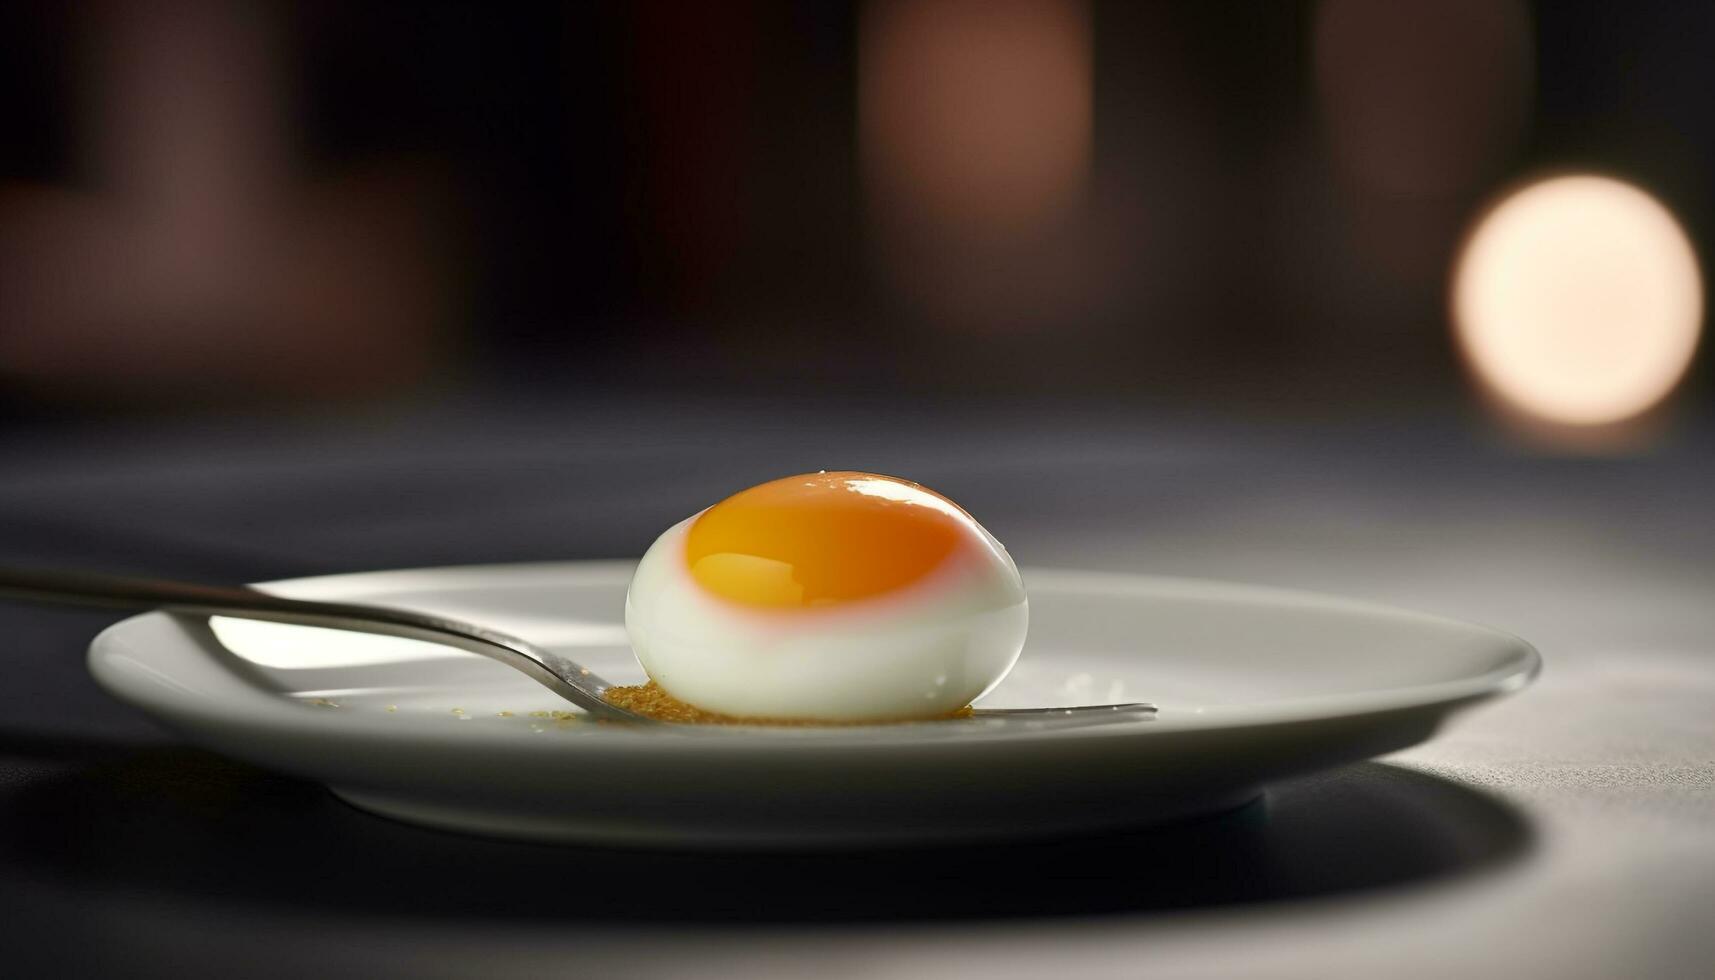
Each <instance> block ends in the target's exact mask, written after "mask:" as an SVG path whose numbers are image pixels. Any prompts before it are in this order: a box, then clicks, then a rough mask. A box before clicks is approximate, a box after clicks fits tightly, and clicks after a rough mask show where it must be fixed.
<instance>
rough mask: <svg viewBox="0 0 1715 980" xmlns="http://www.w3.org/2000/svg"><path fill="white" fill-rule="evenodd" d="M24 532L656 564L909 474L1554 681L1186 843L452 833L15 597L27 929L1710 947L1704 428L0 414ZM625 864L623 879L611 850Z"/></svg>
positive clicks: (45, 541) (1365, 953)
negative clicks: (868, 844)
mask: <svg viewBox="0 0 1715 980" xmlns="http://www.w3.org/2000/svg"><path fill="white" fill-rule="evenodd" d="M0 450H3V452H4V457H3V458H4V459H5V460H6V461H7V466H6V468H5V469H4V471H3V472H0V561H4V562H6V563H11V564H20V565H51V566H60V567H77V568H91V569H104V570H112V571H134V572H150V573H155V574H160V575H166V576H176V577H184V578H191V579H201V580H208V581H219V582H238V581H254V580H261V579H269V578H281V577H289V576H297V575H309V574H317V573H322V572H338V571H352V570H359V569H368V568H387V567H405V566H423V565H437V564H451V563H471V562H486V561H528V560H537V559H540V560H552V559H566V558H611V557H625V556H634V555H636V554H639V553H641V551H642V550H643V548H644V547H645V546H646V545H647V544H648V543H649V541H650V540H651V539H652V538H653V536H654V535H655V534H656V533H657V532H658V531H659V530H660V529H661V528H663V527H665V526H666V525H667V524H669V523H670V522H672V521H674V520H677V519H678V518H680V517H682V516H684V515H685V514H688V513H691V512H693V511H695V510H696V509H698V508H699V507H701V506H704V505H705V504H706V503H708V502H709V501H711V500H714V499H717V498H718V497H720V496H721V495H723V494H724V493H727V492H730V491H731V490H732V489H735V488H737V487H739V486H743V485H746V484H749V483H752V482H756V481H758V480H759V479H762V478H764V477H767V476H772V475H778V474H782V473H787V472H797V471H804V470H812V469H821V468H853V469H870V470H877V471H882V472H892V473H899V474H903V475H908V476H911V477H913V478H915V479H918V480H921V481H922V482H924V483H927V484H929V485H931V486H934V487H936V488H937V489H940V490H942V491H944V492H946V493H948V494H949V495H950V496H953V497H954V498H955V499H958V500H960V501H961V502H962V503H964V504H965V505H966V506H967V507H968V508H969V509H970V510H972V511H973V512H974V513H976V514H977V515H978V516H979V517H980V518H982V519H983V521H984V522H985V524H987V525H988V527H989V528H990V529H991V530H993V531H994V532H995V533H996V534H997V536H999V537H1000V538H1001V539H1003V540H1005V541H1007V542H1008V544H1009V546H1010V548H1011V550H1012V551H1013V553H1014V554H1015V555H1016V556H1017V557H1018V558H1019V559H1020V561H1021V563H1022V564H1030V565H1039V566H1060V567H1089V568H1099V569H1113V570H1128V571H1141V572H1149V573H1156V574H1170V575H1185V576H1194V577H1206V578H1220V579H1234V580H1243V581H1252V582H1260V583H1266V584H1274V585H1283V586H1291V587H1297V588H1308V589H1318V590H1324V591H1329V592H1337V593H1344V594H1348V595H1354V596H1360V597H1364V598H1368V599H1374V600H1379V601H1383V602H1389V603H1393V604H1396V605H1401V606H1407V607H1411V608H1416V609H1421V610H1424V611H1427V612H1433V613H1440V614H1444V615H1448V616H1453V617H1458V618H1463V619H1469V620H1474V621H1478V622H1483V623H1488V624H1492V625H1496V626H1500V627H1502V628H1504V629H1507V630H1510V631H1512V632H1516V633H1518V634H1520V635H1522V636H1525V637H1527V638H1529V639H1530V640H1532V641H1533V642H1535V643H1536V644H1537V645H1538V647H1539V648H1540V649H1541V650H1542V651H1543V654H1544V657H1545V659H1546V663H1547V668H1546V670H1545V673H1544V675H1543V677H1542V679H1541V681H1540V682H1539V683H1538V684H1537V685H1536V686H1535V687H1534V688H1532V689H1531V690H1529V691H1527V692H1526V693H1524V694H1523V695H1521V696H1519V697H1516V698H1513V699H1510V700H1507V701H1505V702H1501V703H1497V704H1493V705H1490V706H1487V707H1484V708H1482V709H1479V710H1477V711H1475V712H1472V713H1471V714H1469V715H1466V716H1464V717H1462V718H1460V719H1458V720H1457V721H1456V722H1455V723H1454V724H1453V725H1452V726H1450V728H1449V729H1448V730H1446V731H1444V732H1443V733H1442V734H1441V735H1440V736H1439V737H1437V738H1436V739H1435V740H1433V741H1431V742H1429V743H1428V744H1425V745H1422V746H1419V747H1417V748H1414V749H1411V750H1409V751H1406V752H1402V753H1398V754H1396V755H1393V756H1390V757H1387V758H1385V759H1382V760H1377V761H1373V762H1368V763H1363V764H1360V765H1355V766H1350V767H1347V768H1344V769H1340V770H1336V771H1333V772H1328V773H1324V774H1320V775H1317V776H1314V777H1309V778H1304V779H1298V780H1294V781H1291V782H1287V783H1284V784H1281V785H1278V786H1275V787H1273V788H1272V789H1271V790H1270V792H1269V793H1268V795H1267V797H1266V798H1265V800H1264V801H1263V802H1262V803H1260V804H1257V805H1253V806H1251V807H1249V808H1247V809H1244V810H1241V811H1238V812H1236V813H1232V814H1227V815H1224V816H1221V817H1218V818H1214V819H1210V820H1204V821H1199V822H1193V823H1190V824H1186V825H1183V826H1178V827H1174V828H1170V829H1167V830H1155V831H1138V832H1133V833H1127V834H1112V835H1103V836H1100V837H1092V838H1077V839H1070V840H1055V841H1045V842H1036V843H1030V844H1017V845H1012V846H1005V847H993V846H982V847H978V846H971V847H956V848H944V849H935V850H917V851H901V852H892V853H862V854H860V853H837V854H816V855H765V854H702V855H698V854H656V853H649V852H640V851H639V852H628V851H609V850H595V849H578V848H555V847H546V846H537V845H526V844H516V843H507V842H499V841H490V840H480V839H474V838H465V837H460V836H456V835H450V834H441V833H436V832H432V831H427V830H421V829H417V828H412V827H406V826H402V825H396V824H392V823H389V822H387V821H384V820H381V819H378V818H375V817H371V816H368V815H365V814H362V813H359V812H357V811H354V810H351V809H349V808H347V807H345V806H343V805H342V804H340V803H338V802H337V801H335V800H334V799H332V798H331V797H330V796H329V795H327V794H326V793H325V792H324V791H322V790H321V789H320V788H318V787H316V786H313V785H311V784H307V783H304V782H301V781H298V780H294V779H291V778H287V777H284V776H279V775H275V774H271V773H268V772H265V771H262V770H258V769H254V768H252V767H249V766H247V765H243V764H240V763H236V762H230V761H226V760H224V759H221V758H219V757H217V756H214V755H211V754H208V753H205V752H202V751H200V750H198V749H195V748H192V747H189V746H187V745H184V744H183V743H181V742H180V741H178V740H177V739H175V738H174V737H173V736H172V735H170V734H169V733H167V732H165V731H163V730H161V729H159V728H157V727H155V726H154V725H153V724H152V723H151V722H149V721H148V720H147V719H145V718H143V717H142V716H140V715H139V714H137V713H135V712H133V711H131V710H129V709H127V708H125V707H122V706H120V705H117V704H115V703H113V702H111V701H109V700H108V699H106V698H105V697H104V696H103V695H102V694H101V693H100V692H99V691H98V690H97V689H96V688H95V687H94V685H93V684H92V683H91V682H90V680H89V679H88V677H87V675H86V674H85V673H84V672H83V665H82V657H81V653H82V648H83V647H84V645H85V644H86V643H87V641H88V638H89V637H90V636H91V635H93V634H94V632H95V631H96V630H97V629H98V628H100V627H101V626H102V625H103V624H104V623H106V622H108V621H111V619H112V618H113V617H110V616H104V615H100V614H92V613H86V612H79V611H61V610H46V609H30V608H24V607H16V606H9V607H0V617H3V622H4V626H5V630H6V636H7V638H8V641H9V642H8V644H7V649H6V663H5V665H4V673H3V675H0V676H3V677H4V680H5V683H4V684H3V685H0V705H3V712H0V908H4V909H7V910H9V911H7V912H5V913H4V915H3V916H0V955H3V956H4V958H5V959H4V961H5V962H7V963H9V964H14V965H39V966H41V967H57V968H58V971H57V972H61V973H68V974H69V973H70V972H72V971H73V970H74V969H76V970H81V971H84V972H85V973H87V972H88V971H91V970H106V971H109V972H120V971H122V972H125V973H127V974H129V975H139V974H142V975H152V974H166V973H169V972H171V973H175V974H177V975H198V974H201V973H216V972H219V973H227V974H231V975H245V976H293V975H304V974H305V973H308V972H311V971H314V972H315V973H316V974H318V975H346V974H349V975H364V976H392V975H411V976H418V977H423V976H430V977H432V976H468V975H474V974H481V975H484V976H512V975H526V974H529V975H541V974H544V973H549V974H556V975H557V974H561V973H573V974H575V975H585V974H587V975H594V976H629V975H635V976H661V977H678V976H685V977H691V976H696V977H724V976H733V977H766V976H805V975H810V974H811V973H815V974H817V975H822V976H839V977H863V976H924V975H930V974H931V973H932V972H933V973H935V974H943V975H955V976H962V975H976V976H983V977H1012V976H1019V977H1027V976H1028V977H1038V976H1044V975H1047V976H1054V975H1067V976H1090V977H1107V976H1112V977H1136V976H1144V975H1161V976H1184V977H1231V976H1240V975H1244V976H1281V977H1327V976H1342V975H1376V974H1381V973H1383V972H1384V971H1385V972H1386V973H1387V974H1388V975H1390V976H1391V977H1436V978H1445V977H1448V976H1457V975H1475V976H1497V975H1508V976H1511V977H1514V978H1534V977H1543V978H1569V977H1586V976H1588V977H1614V976H1627V977H1678V976H1684V977H1705V976H1712V975H1715V928H1712V927H1715V710H1712V708H1715V561H1712V558H1715V520H1712V517H1715V504H1712V496H1711V491H1712V490H1715V480H1712V479H1711V478H1712V477H1715V447H1712V446H1711V444H1710V442H1709V440H1708V438H1706V437H1705V436H1703V435H1702V434H1701V433H1699V432H1698V431H1696V430H1695V429H1688V430H1682V431H1679V432H1677V433H1672V434H1670V436H1669V437H1668V438H1666V439H1664V440H1663V442H1662V443H1661V444H1660V445H1658V446H1657V447H1656V448H1654V449H1653V450H1651V451H1648V452H1644V453H1641V454H1633V455H1627V456H1610V457H1597V458H1564V457H1556V456H1549V455H1534V454H1530V453H1524V452H1520V451H1518V450H1516V449H1513V448H1509V447H1508V446H1507V445H1505V444H1504V443H1503V442H1501V441H1500V440H1498V439H1496V438H1495V437H1493V436H1491V435H1488V434H1485V431H1484V429H1483V428H1482V427H1481V426H1480V425H1479V424H1477V423H1476V422H1475V421H1473V420H1469V419H1465V420H1458V421H1448V420H1446V419H1442V420H1440V421H1437V420H1435V419H1432V418H1431V419H1415V420H1412V419H1395V420H1392V421H1388V422H1385V423H1384V422H1374V421H1372V422H1368V423H1364V424H1355V423H1348V424H1341V425H1329V424H1321V425H1314V426H1312V425H1294V424H1288V423H1277V424H1270V425H1257V424H1251V425H1236V424H1223V423H1219V422H1212V421H1209V420H1206V419H1188V418H1172V417H1165V416H1162V415H1159V414H1158V415H1153V416H1152V415H1145V414H1136V415H1114V414H1107V413H1103V412H1101V411H1097V410H1094V409H1080V408H1077V407H1067V406H1043V405H1037V406H1011V407H1003V408H995V407H992V406H991V407H990V408H988V409H986V410H982V411H978V410H975V409H963V410H949V409H945V408H943V409H940V410H932V411H925V410H921V409H918V410H906V409H904V408H900V407H891V408H877V407H873V406H864V405H861V404H855V403H853V404H843V405H840V406H837V407H834V408H830V407H828V406H815V405H783V404H780V403H769V402H763V401H760V400H759V401H756V402H753V403H749V404H743V403H740V404H734V403H716V402H703V403H695V402H689V401H684V402H675V403H671V404H663V403H662V402H661V401H660V400H659V399H653V400H647V401H645V402H643V403H641V404H629V403H627V402H626V401H623V400H619V399H591V400H588V401H582V402H563V403H553V404H528V405H526V404H512V405H505V406H498V407H497V406H495V405H493V404H485V405H470V406H465V407H461V406H459V405H451V406H442V407H440V408H436V409H432V410H430V409H424V410H418V411H411V412H401V413H394V414H390V415H376V416H373V417H366V418H361V419H356V420H353V419H350V418H348V419H344V420H342V421H341V422H338V423H335V422H334V421H332V420H326V419H322V420H317V419H299V420H296V421H294V422H283V421H280V420H277V419H275V420H265V419H255V420H244V419H232V418H224V419H220V420H212V419H205V420H201V421H192V420H181V421H176V422H159V421H157V422H153V423H135V424H130V425H117V426H116V425H111V424H110V425H106V426H101V427H68V426H58V427H52V428H50V427H42V426H38V427H14V428H12V429H8V430H0ZM597 879H600V880H599V881H598V880H597Z"/></svg>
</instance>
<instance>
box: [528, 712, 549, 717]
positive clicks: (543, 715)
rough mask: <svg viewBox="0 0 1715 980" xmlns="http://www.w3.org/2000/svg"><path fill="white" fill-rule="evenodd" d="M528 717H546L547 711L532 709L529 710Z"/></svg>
mask: <svg viewBox="0 0 1715 980" xmlns="http://www.w3.org/2000/svg"><path fill="white" fill-rule="evenodd" d="M530 717H532V718H546V717H548V713H547V712H546V711H532V712H530Z"/></svg>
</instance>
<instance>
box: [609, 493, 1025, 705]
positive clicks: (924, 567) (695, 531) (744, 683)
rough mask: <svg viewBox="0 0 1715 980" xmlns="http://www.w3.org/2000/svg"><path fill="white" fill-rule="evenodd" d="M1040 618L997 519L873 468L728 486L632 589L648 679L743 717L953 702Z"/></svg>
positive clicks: (994, 671) (973, 694)
mask: <svg viewBox="0 0 1715 980" xmlns="http://www.w3.org/2000/svg"><path fill="white" fill-rule="evenodd" d="M1028 624H1029V606H1028V604H1027V602H1026V600H1025V594H1024V583H1023V582H1022V580H1020V578H1019V575H1018V568H1017V567H1016V566H1015V565H1014V564H1013V562H1012V558H1011V557H1010V556H1008V555H1007V553H1006V549H1005V548H1004V547H1002V546H1001V544H1000V542H999V541H996V540H995V538H994V536H993V535H991V534H989V533H988V532H987V531H986V530H984V529H983V527H982V525H980V524H978V523H977V522H976V520H975V519H973V518H972V517H971V515H970V514H967V513H965V511H964V509H963V508H961V507H959V505H957V504H955V503H953V502H952V501H951V500H948V499H947V498H946V497H943V496H941V495H940V494H938V493H936V492H934V491H933V490H929V489H927V488H925V487H921V486H919V485H917V484H915V483H912V482H910V481H908V480H901V479H898V478H897V477H891V476H881V475H879V474H875V473H855V472H822V473H808V474H805V475H803V476H789V477H786V478H784V479H779V480H774V481H771V482H769V483H764V484H761V485H759V486H754V487H751V488H750V489H748V490H744V491H741V492H739V493H736V494H734V495H733V496H731V497H728V498H727V499H725V500H723V501H721V502H720V503H718V504H715V505H714V506H713V507H710V508H708V509H707V510H704V511H703V512H702V513H699V514H696V515H694V516H692V517H689V518H687V519H685V520H683V521H681V522H679V523H678V524H675V525H674V526H672V527H671V528H668V529H667V531H666V532H665V533H664V534H662V535H661V536H660V537H659V538H657V539H656V541H655V543H654V544H653V545H652V546H650V548H649V550H648V552H647V553H645V554H644V556H643V560H642V562H641V563H639V565H638V566H637V572H636V574H635V576H634V577H633V578H632V580H631V588H630V591H629V592H628V593H627V594H626V599H625V628H626V630H627V632H628V633H629V634H630V638H631V646H632V649H633V650H634V651H635V652H636V654H637V659H638V660H639V661H640V662H641V663H642V664H643V668H644V670H646V671H647V672H648V674H649V677H650V679H651V680H653V681H654V682H655V683H656V684H657V685H659V687H660V688H662V689H663V690H664V691H665V692H666V693H667V694H669V695H671V696H672V697H673V698H675V699H677V700H679V701H682V702H684V703H686V704H689V705H691V706H693V707H695V708H699V709H702V710H703V711H706V712H712V713H715V714H720V715H727V716H735V717H745V718H766V719H779V720H796V721H830V722H858V721H883V720H896V719H909V718H930V717H936V716H941V715H947V714H951V713H953V712H956V711H958V710H959V709H961V708H963V707H965V706H966V705H968V704H970V703H971V702H972V701H974V700H976V699H977V698H978V697H980V696H982V695H983V694H984V693H985V692H987V691H988V690H989V689H991V688H993V687H994V686H995V685H996V684H998V683H999V682H1000V680H1001V678H1003V677H1005V676H1006V673H1007V671H1009V670H1011V669H1012V665H1013V663H1014V662H1015V661H1017V659H1018V654H1019V651H1020V650H1021V649H1022V648H1023V646H1024V634H1025V630H1026V628H1027V627H1028Z"/></svg>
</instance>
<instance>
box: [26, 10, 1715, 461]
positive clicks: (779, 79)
mask: <svg viewBox="0 0 1715 980" xmlns="http://www.w3.org/2000/svg"><path fill="white" fill-rule="evenodd" d="M1712 44H1715V9H1710V8H1704V7H1698V6H1693V7H1689V8H1681V7H1679V6H1677V5H1652V4H1627V5H1615V4H1611V3H1605V2H1599V0H1594V2H1559V3H1551V4H1527V3H1522V2H1514V0H1401V2H1395V3H1387V4H1376V3H1368V2H1364V0H1318V2H1280V3H1266V4H1257V3H1248V2H1232V3H1224V2H1195V3H1193V2H1163V3H1132V2H1118V0H1113V2H1110V0H916V2H902V0H867V2H855V3H788V2H783V0H735V2H731V3H719V4H693V3H675V2H666V0H643V2H635V3H595V4H583V3H562V4H534V3H533V4H507V3H496V4H466V3H363V4H341V3H326V2H319V0H307V2H301V3H262V2H258V3H233V2H217V0H164V2H159V3H148V4H135V3H118V2H114V3H102V2H87V3H65V4H61V3H33V2H24V3H17V2H13V3H6V4H4V5H0V419H4V421H0V425H15V424H18V423H19V422H20V421H21V420H22V421H27V422H29V423H30V424H32V425H39V424H41V423H42V422H43V421H44V420H46V421H50V422H57V421H60V420H67V419H70V420H75V421H77V422H78V423H79V424H80V425H92V424H99V423H101V422H102V421H103V420H113V419H116V418H122V419H128V420H131V422H132V423H135V422H136V420H138V419H148V418H154V417H160V416H168V417H182V416H184V415H186V414H191V415H197V414H203V415H211V414H212V415H218V414H220V413H231V412H234V411H239V412H243V413H247V417H255V416H256V415H257V414H258V413H260V414H262V415H268V414H273V413H283V414H287V415H292V414H294V413H302V412H306V411H308V412H312V413H321V412H330V411H331V412H333V413H336V414H346V415H348V416H350V417H353V418H360V419H361V418H364V417H369V416H367V415H365V413H373V412H374V411H376V410H377V409H378V408H379V409H380V410H383V411H391V410H394V409H397V408H398V407H399V406H407V407H410V406H422V405H425V404H427V405H436V404H451V403H455V402H456V403H457V404H460V405H472V404H478V405H480V404H483V403H485V400H487V399H491V398H505V399H516V398H519V397H525V398H528V397H532V396H534V395H542V396H547V397H559V396H563V395H565V394H566V393H568V392H577V393H580V394H581V395H583V396H595V395H601V396H612V397H614V398H617V399H620V400H626V399H639V398H649V397H655V396H660V395H671V396H673V397H680V396H684V395H686V394H687V393H695V394H700V395H707V396H709V397H712V398H717V399H721V398H729V397H736V398H741V399H747V400H752V401H754V400H756V399H770V398H782V399H788V400H792V401H793V403H794V404H803V403H804V400H809V401H810V402H811V403H814V401H815V400H816V399H820V398H830V397H832V398H848V399H856V400H865V399H870V398H872V397H875V396H885V397H886V398H888V399H906V400H911V399H919V400H927V402H930V403H937V404H938V403H941V401H942V400H944V399H951V400H968V401H969V402H970V403H971V404H982V405H993V404H996V403H997V402H1000V403H1020V404H1033V403H1038V402H1040V401H1044V400H1046V401H1051V402H1061V401H1067V400H1070V401H1075V402H1077V403H1079V404H1085V405H1093V406H1097V407H1105V406H1114V407H1120V408H1125V409H1128V410H1130V409H1137V410H1145V411H1147V410H1154V409H1161V410H1165V411H1174V412H1189V413H1195V414H1198V415H1205V414H1206V415H1212V416H1220V417H1228V416H1230V417H1235V418H1239V419H1245V418H1276V417H1279V416H1281V415H1286V416H1289V417H1292V416H1304V417H1306V418H1310V419H1339V420H1347V421H1350V420H1365V419H1367V420H1376V419H1387V418H1392V417H1399V416H1402V415H1409V416H1412V417H1422V416H1424V415H1431V416H1435V417H1438V418H1446V419H1457V420H1459V421H1458V423H1457V424H1460V425H1469V426H1471V427H1472V428H1473V429H1474V430H1476V431H1483V432H1494V433H1496V434H1497V436H1498V438H1502V439H1506V440H1512V441H1516V443H1517V444H1519V445H1522V446H1529V447H1534V448H1547V449H1550V450H1552V451H1555V452H1565V451H1569V452H1603V453H1611V452H1615V451H1634V450H1644V449H1647V448H1649V447H1651V446H1655V445H1659V444H1660V441H1661V440H1664V439H1667V440H1671V439H1673V438H1676V435H1675V433H1677V432H1683V431H1684V430H1685V428H1686V427H1687V426H1692V427H1695V425H1696V424H1697V423H1696V420H1697V418H1698V417H1699V414H1700V413H1705V414H1706V411H1705V410H1706V408H1707V401H1708V393H1707V376H1708V368H1707V366H1706V361H1707V359H1706V358H1699V357H1697V356H1696V352H1697V348H1698V334H1699V332H1700V330H1701V325H1702V319H1703V317H1702V312H1703V311H1702V304H1703V295H1702V290H1703V285H1702V280H1703V273H1702V263H1701V260H1700V259H1699V258H1698V255H1699V254H1700V252H1701V247H1700V244H1699V243H1701V242H1702V241H1703V240H1704V239H1705V237H1706V235H1707V233H1708V229H1709V228H1710V222H1711V219H1712V217H1715V211H1712V208H1715V201H1712V200H1711V196H1710V194H1709V192H1708V186H1709V185H1708V179H1707V175H1708V174H1709V173H1710V172H1711V168H1712V167H1715V114H1712V113H1710V112H1709V110H1708V106H1707V93H1708V92H1709V91H1710V90H1711V87H1712V86H1715V61H1712V60H1711V59H1710V58H1708V57H1707V52H1708V50H1710V47H1711V45H1712ZM351 413H357V414H355V415H352V414H351Z"/></svg>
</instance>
